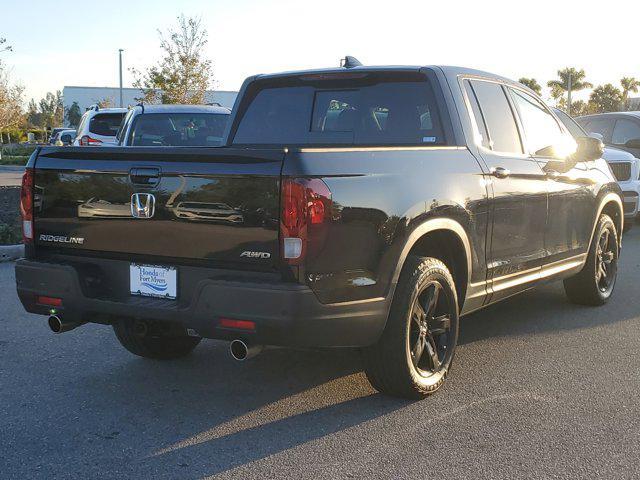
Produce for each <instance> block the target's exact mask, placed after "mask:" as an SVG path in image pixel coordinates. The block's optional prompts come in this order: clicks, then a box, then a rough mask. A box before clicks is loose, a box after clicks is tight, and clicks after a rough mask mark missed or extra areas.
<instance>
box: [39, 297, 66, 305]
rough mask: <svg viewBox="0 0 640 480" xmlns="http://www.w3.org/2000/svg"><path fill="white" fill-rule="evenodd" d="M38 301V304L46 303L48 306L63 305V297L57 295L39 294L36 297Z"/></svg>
mask: <svg viewBox="0 0 640 480" xmlns="http://www.w3.org/2000/svg"><path fill="white" fill-rule="evenodd" d="M36 303H37V304H38V305H46V306H48V307H61V306H62V299H61V298H56V297H46V296H43V295H39V296H37V297H36Z"/></svg>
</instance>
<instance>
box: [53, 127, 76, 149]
mask: <svg viewBox="0 0 640 480" xmlns="http://www.w3.org/2000/svg"><path fill="white" fill-rule="evenodd" d="M56 130H58V131H57V132H56V134H55V135H53V137H52V138H51V141H50V143H51V145H55V146H57V147H66V146H68V145H72V144H73V140H74V139H75V138H76V131H75V129H73V128H64V129H62V130H60V129H56Z"/></svg>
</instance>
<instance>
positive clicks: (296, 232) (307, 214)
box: [280, 178, 331, 265]
mask: <svg viewBox="0 0 640 480" xmlns="http://www.w3.org/2000/svg"><path fill="white" fill-rule="evenodd" d="M281 198H282V216H281V220H280V238H281V242H280V248H281V252H282V258H283V259H284V260H285V261H286V262H288V263H289V264H291V265H297V264H299V263H301V262H302V261H303V260H304V259H305V257H306V256H307V253H308V251H309V249H311V250H312V253H317V250H318V249H319V247H320V245H321V244H322V243H323V242H322V240H323V239H324V235H325V233H326V232H325V227H326V224H328V222H329V221H330V219H331V191H330V190H329V187H327V185H326V184H325V183H324V182H323V181H322V180H320V179H319V178H287V179H284V180H283V181H282V194H281Z"/></svg>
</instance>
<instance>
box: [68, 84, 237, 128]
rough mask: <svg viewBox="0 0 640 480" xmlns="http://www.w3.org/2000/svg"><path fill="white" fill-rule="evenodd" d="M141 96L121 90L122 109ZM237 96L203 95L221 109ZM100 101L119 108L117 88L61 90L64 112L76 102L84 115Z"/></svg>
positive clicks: (219, 92)
mask: <svg viewBox="0 0 640 480" xmlns="http://www.w3.org/2000/svg"><path fill="white" fill-rule="evenodd" d="M142 95H143V94H142V91H141V90H139V89H137V88H123V89H122V105H123V106H124V107H128V106H129V105H136V104H137V103H138V101H137V100H136V98H141V97H142ZM237 95H238V92H231V91H225V90H215V91H207V92H206V93H205V103H219V104H220V105H222V106H223V107H228V108H232V107H233V102H235V100H236V96H237ZM102 101H108V102H109V104H110V106H113V107H119V106H120V89H119V88H118V87H75V86H65V87H64V88H63V89H62V103H63V105H64V110H65V112H66V111H67V110H68V108H69V107H71V105H73V102H77V103H78V106H79V107H80V112H81V113H84V111H85V110H86V109H87V108H89V107H90V106H91V105H94V104H96V103H98V102H102ZM65 121H66V120H65Z"/></svg>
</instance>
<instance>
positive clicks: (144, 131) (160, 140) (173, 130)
mask: <svg viewBox="0 0 640 480" xmlns="http://www.w3.org/2000/svg"><path fill="white" fill-rule="evenodd" d="M228 119H229V115H228V114H223V113H147V114H143V115H138V116H137V117H136V118H135V120H134V124H133V129H132V132H131V135H130V142H129V145H132V146H136V147H141V146H145V147H153V146H158V147H159V146H176V147H215V146H219V145H220V144H221V143H222V137H223V135H224V130H225V128H226V126H227V121H228Z"/></svg>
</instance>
